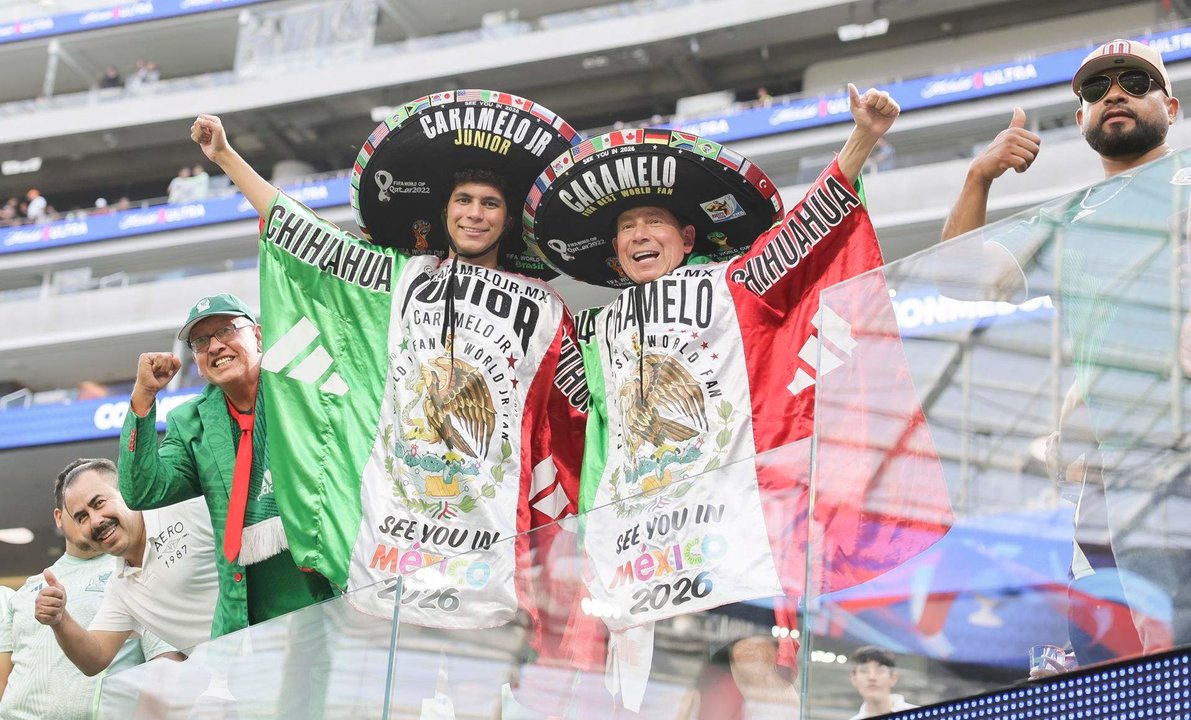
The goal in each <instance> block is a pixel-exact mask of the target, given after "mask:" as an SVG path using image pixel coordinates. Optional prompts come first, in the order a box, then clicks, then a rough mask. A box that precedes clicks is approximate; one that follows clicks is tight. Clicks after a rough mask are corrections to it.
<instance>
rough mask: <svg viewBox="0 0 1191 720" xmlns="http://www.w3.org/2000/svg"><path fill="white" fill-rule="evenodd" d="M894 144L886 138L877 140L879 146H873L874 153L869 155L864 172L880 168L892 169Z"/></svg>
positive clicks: (875, 170)
mask: <svg viewBox="0 0 1191 720" xmlns="http://www.w3.org/2000/svg"><path fill="white" fill-rule="evenodd" d="M893 157H894V152H893V146H892V145H890V144H889V141H888V140H886V139H885V138H881V139H880V140H878V141H877V146H876V147H875V148H873V153H872V155H869V156H868V160H866V161H865V163H864V172H866V173H874V172H878V171H880V170H890V169H892V168H893Z"/></svg>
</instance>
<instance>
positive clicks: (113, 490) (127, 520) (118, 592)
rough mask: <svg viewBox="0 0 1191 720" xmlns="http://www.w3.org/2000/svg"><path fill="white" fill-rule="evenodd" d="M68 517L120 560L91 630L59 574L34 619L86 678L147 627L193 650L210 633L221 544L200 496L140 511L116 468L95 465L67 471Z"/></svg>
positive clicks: (49, 574)
mask: <svg viewBox="0 0 1191 720" xmlns="http://www.w3.org/2000/svg"><path fill="white" fill-rule="evenodd" d="M62 504H63V512H64V513H65V514H66V515H67V516H69V518H70V519H71V520H73V521H74V522H75V523H77V525H78V526H79V528H80V529H81V531H82V532H83V533H84V534H85V536H86V537H87V539H88V540H90V541H91V542H92V543H94V545H95V547H96V548H97V549H98V550H100V551H102V552H105V553H107V554H108V555H112V556H114V557H116V558H117V560H116V563H115V568H114V572H113V573H112V577H111V580H110V581H109V583H108V586H107V592H106V594H105V596H104V599H103V604H102V605H101V606H100V608H99V612H98V613H96V615H95V617H94V619H93V620H91V621H90V625H89V627H88V628H84V627H83V625H82V623H80V622H79V621H78V620H76V619H75V617H74V616H73V615H72V614H71V613H70V612H69V611H68V610H67V607H66V603H67V590H66V588H65V587H64V586H63V585H62V583H61V582H59V580H58V578H57V577H56V575H55V573H54V572H53V571H52V570H46V571H45V573H44V575H45V582H46V584H45V587H43V588H42V590H41V592H40V593H39V594H38V596H37V602H36V606H35V615H36V617H37V620H38V622H40V623H42V624H43V625H49V626H50V627H51V628H53V630H54V636H55V638H56V639H57V641H58V644H59V645H61V646H62V651H63V652H64V653H65V654H66V656H67V657H68V658H70V660H71V661H72V662H73V663H74V664H75V665H76V666H77V667H78V668H79V669H80V670H82V671H83V673H84V674H86V675H89V676H90V675H95V674H97V673H99V672H101V671H103V670H104V669H105V668H107V666H108V665H109V664H110V663H111V662H112V659H113V658H115V656H116V653H117V652H118V651H119V649H120V647H121V646H122V645H123V644H124V642H125V641H127V640H128V638H129V637H130V636H131V635H134V634H135V635H143V634H144V633H145V631H146V630H148V631H150V632H152V633H153V634H155V635H158V636H160V637H162V638H163V639H164V640H166V641H167V642H169V643H170V644H172V645H173V646H175V647H177V648H179V649H181V650H182V651H184V652H188V651H189V650H190V649H192V648H193V647H194V646H195V645H198V644H199V643H201V642H204V641H205V640H207V639H208V638H209V637H210V636H211V620H212V616H213V614H214V611H215V598H216V595H217V594H218V592H219V584H218V579H217V577H216V572H215V542H214V538H213V535H212V532H211V521H210V517H209V516H208V514H207V508H206V506H205V505H204V504H203V501H202V500H201V499H194V500H188V501H186V502H184V503H179V504H177V505H171V506H168V507H164V508H161V509H158V510H147V511H145V512H138V511H135V510H130V509H129V507H128V506H127V505H126V504H125V503H124V498H123V497H121V495H120V489H119V487H118V485H117V475H116V466H115V464H114V463H113V462H112V461H110V460H106V459H95V460H88V461H87V462H85V463H83V464H81V465H79V466H77V467H75V468H73V469H72V470H70V471H69V472H67V473H66V475H65V477H64V480H63V483H62Z"/></svg>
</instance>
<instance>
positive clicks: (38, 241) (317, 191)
mask: <svg viewBox="0 0 1191 720" xmlns="http://www.w3.org/2000/svg"><path fill="white" fill-rule="evenodd" d="M348 186H349V181H348V179H347V178H346V177H342V178H333V179H330V180H322V181H319V182H315V183H308V184H306V185H298V186H295V187H286V188H283V189H284V190H285V192H286V193H288V194H289V195H290V196H291V197H293V198H294V199H296V200H299V201H301V202H303V203H305V204H306V205H307V206H308V207H311V208H314V209H318V208H323V207H334V206H339V205H346V204H347V201H348V199H347V190H348ZM255 217H257V214H256V211H255V210H253V209H252V206H251V205H249V204H248V201H247V200H245V199H244V197H243V196H242V195H239V194H236V195H233V196H231V197H226V198H220V199H218V200H207V201H204V202H192V203H185V204H178V205H157V206H155V207H151V208H145V209H137V210H123V211H121V212H117V213H112V214H110V215H90V216H88V217H85V218H83V219H81V220H60V221H58V222H53V223H47V224H45V225H20V226H17V227H12V228H0V255H2V254H4V253H11V252H23V251H26V250H42V249H45V248H51V247H57V246H59V245H74V244H76V243H85V242H93V241H96V240H110V239H112V238H118V237H119V238H122V237H131V236H133V235H145V234H148V233H155V232H163V231H165V230H178V229H181V228H188V227H195V226H197V225H214V224H216V223H223V222H231V221H233V220H246V219H251V218H255Z"/></svg>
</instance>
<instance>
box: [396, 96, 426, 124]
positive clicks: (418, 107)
mask: <svg viewBox="0 0 1191 720" xmlns="http://www.w3.org/2000/svg"><path fill="white" fill-rule="evenodd" d="M429 106H430V96H429V95H423V96H422V97H420V98H418V99H417V100H410V101H409V102H407V103H406V104H404V105H402V106H401V112H403V113H405V117H402V118H401V120H404V119H405V118H407V117H409V116H410V115H413V114H414V113H417V112H420V111H422V110H425V109H426V108H427V107H429Z"/></svg>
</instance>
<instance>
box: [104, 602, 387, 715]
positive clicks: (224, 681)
mask: <svg viewBox="0 0 1191 720" xmlns="http://www.w3.org/2000/svg"><path fill="white" fill-rule="evenodd" d="M396 587H400V578H398V579H397V583H396ZM360 592H375V590H374V589H373V588H363V589H361V590H359V591H357V592H356V593H347V594H344V595H341V596H339V597H336V598H333V599H331V600H327V601H325V602H322V603H319V604H317V605H312V606H310V607H306V608H303V609H301V610H298V611H295V612H292V613H289V614H288V615H283V616H281V617H278V618H274V619H273V620H270V621H268V622H264V623H260V624H257V625H252V626H250V627H248V628H245V629H244V630H240V631H238V632H234V633H230V634H228V635H224V636H222V637H218V638H215V639H213V640H211V641H209V642H206V643H203V644H201V645H199V646H198V647H196V648H195V649H194V651H193V652H192V653H191V654H190V656H189V657H188V658H187V659H186V660H185V661H184V662H173V661H170V660H155V661H153V662H148V663H144V664H143V665H138V666H136V667H133V668H129V669H128V670H125V671H123V672H119V673H116V674H114V675H111V676H109V677H105V678H104V679H103V682H102V684H101V686H100V694H99V696H98V700H97V704H96V712H95V718H97V720H105V719H108V718H110V719H111V720H127V719H128V718H160V719H163V720H164V719H166V718H179V719H180V720H181V719H187V718H189V719H191V720H199V719H200V718H254V719H258V718H259V719H261V720H266V719H269V718H320V719H327V720H329V719H330V718H344V719H351V720H358V719H359V718H386V717H388V714H387V713H388V707H389V705H390V695H389V692H390V690H391V688H390V687H389V686H388V684H387V682H386V680H387V678H388V677H389V676H390V674H391V673H390V670H389V668H388V661H389V657H390V654H389V648H390V646H391V644H392V637H393V635H394V629H395V628H396V620H397V619H396V617H394V616H390V617H377V616H374V615H369V614H367V613H363V612H360V611H359V610H357V609H356V606H355V605H354V604H353V602H352V599H353V595H355V594H358V593H360Z"/></svg>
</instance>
